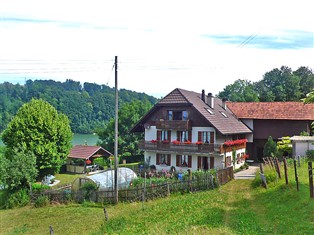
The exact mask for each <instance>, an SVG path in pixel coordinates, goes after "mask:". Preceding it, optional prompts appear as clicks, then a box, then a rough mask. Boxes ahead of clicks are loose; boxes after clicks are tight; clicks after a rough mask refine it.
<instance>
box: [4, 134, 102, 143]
mask: <svg viewBox="0 0 314 235" xmlns="http://www.w3.org/2000/svg"><path fill="white" fill-rule="evenodd" d="M98 140H99V138H98V135H93V134H74V135H73V139H72V144H73V145H79V144H81V145H84V144H87V145H96V143H97V141H98ZM0 146H4V143H3V142H2V140H1V139H0Z"/></svg>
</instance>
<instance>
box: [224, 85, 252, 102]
mask: <svg viewBox="0 0 314 235" xmlns="http://www.w3.org/2000/svg"><path fill="white" fill-rule="evenodd" d="M218 97H219V98H227V99H228V100H229V101H233V102H256V101H258V94H257V92H256V91H255V90H254V86H253V84H252V83H251V82H250V81H248V80H241V79H238V80H236V81H235V82H234V83H233V84H231V85H227V86H226V87H225V88H224V90H223V91H221V92H219V94H218Z"/></svg>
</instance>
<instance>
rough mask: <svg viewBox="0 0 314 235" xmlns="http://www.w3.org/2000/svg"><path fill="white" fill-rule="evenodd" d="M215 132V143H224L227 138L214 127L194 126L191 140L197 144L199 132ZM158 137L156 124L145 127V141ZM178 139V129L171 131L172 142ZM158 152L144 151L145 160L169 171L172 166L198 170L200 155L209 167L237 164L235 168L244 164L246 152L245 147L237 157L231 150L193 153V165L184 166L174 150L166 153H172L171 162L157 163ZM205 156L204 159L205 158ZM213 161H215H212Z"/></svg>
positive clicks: (239, 150) (180, 169) (182, 169)
mask: <svg viewBox="0 0 314 235" xmlns="http://www.w3.org/2000/svg"><path fill="white" fill-rule="evenodd" d="M200 131H202V132H214V141H213V142H214V144H223V143H224V142H225V139H224V137H223V136H219V138H217V137H218V136H217V135H216V130H215V128H213V127H193V128H192V131H191V132H192V139H191V142H192V143H193V144H195V143H196V142H197V141H198V132H200ZM156 138H157V128H156V126H150V127H149V128H145V141H148V142H149V141H152V140H156ZM176 139H177V133H176V131H171V140H170V142H172V141H174V140H176ZM157 154H158V151H157V152H156V151H145V152H144V158H145V161H146V162H147V163H148V164H149V165H155V166H156V170H157V171H162V170H164V171H165V170H166V171H169V170H170V168H171V167H175V169H176V171H187V170H188V169H190V170H192V171H197V170H199V169H198V166H199V162H198V161H200V160H199V157H201V158H202V160H201V161H204V160H205V161H207V163H206V164H207V165H208V168H210V167H209V166H210V164H212V165H211V166H213V168H215V169H222V168H224V167H226V166H232V165H234V166H235V169H237V168H239V167H240V166H242V165H243V164H244V162H245V161H244V154H245V148H243V149H238V150H236V159H235V160H234V159H233V156H232V151H230V152H226V153H222V154H218V153H215V154H210V155H209V154H204V153H203V154H197V155H195V154H194V155H193V154H191V155H190V156H191V163H190V166H191V167H187V166H186V167H182V166H176V163H177V154H176V153H174V152H171V151H170V152H167V153H164V154H167V155H170V163H169V164H168V165H167V164H158V163H157ZM203 158H204V160H203ZM211 161H213V162H211ZM227 161H228V163H229V164H227V163H226V162H227ZM233 161H235V164H233Z"/></svg>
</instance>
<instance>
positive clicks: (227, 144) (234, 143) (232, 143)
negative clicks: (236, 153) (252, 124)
mask: <svg viewBox="0 0 314 235" xmlns="http://www.w3.org/2000/svg"><path fill="white" fill-rule="evenodd" d="M246 142H247V139H238V140H230V141H226V142H225V143H224V145H225V146H233V145H240V144H244V143H246Z"/></svg>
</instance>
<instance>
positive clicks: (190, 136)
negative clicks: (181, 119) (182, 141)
mask: <svg viewBox="0 0 314 235" xmlns="http://www.w3.org/2000/svg"><path fill="white" fill-rule="evenodd" d="M188 135H189V141H192V131H189V132H188Z"/></svg>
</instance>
